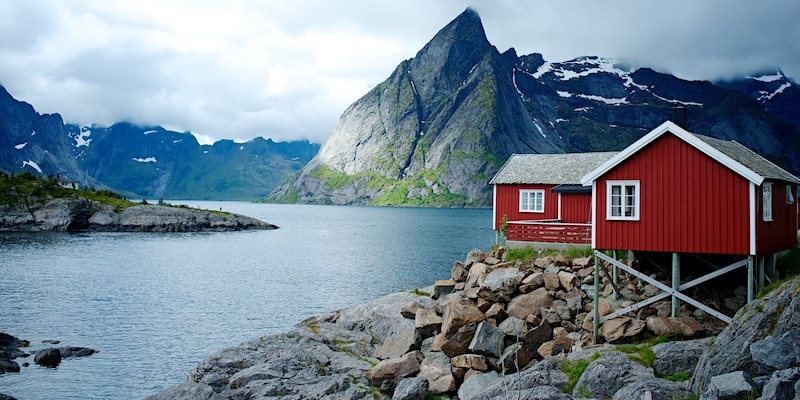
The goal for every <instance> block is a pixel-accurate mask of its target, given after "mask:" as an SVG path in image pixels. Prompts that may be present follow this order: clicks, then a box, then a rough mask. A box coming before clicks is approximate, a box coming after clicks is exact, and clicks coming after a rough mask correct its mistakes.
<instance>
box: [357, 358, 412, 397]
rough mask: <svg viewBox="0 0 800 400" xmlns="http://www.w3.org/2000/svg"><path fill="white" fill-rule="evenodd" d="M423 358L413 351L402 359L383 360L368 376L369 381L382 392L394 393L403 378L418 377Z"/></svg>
mask: <svg viewBox="0 0 800 400" xmlns="http://www.w3.org/2000/svg"><path fill="white" fill-rule="evenodd" d="M422 360H423V356H422V353H420V352H419V351H412V352H411V353H407V354H405V355H403V356H402V357H400V358H393V359H391V360H383V361H381V362H379V363H378V364H377V365H375V366H374V367H373V368H372V370H371V371H369V373H368V374H367V379H369V381H370V382H372V384H373V385H377V386H380V387H381V390H386V391H392V388H394V387H395V385H396V384H397V383H398V382H399V381H400V379H402V378H406V377H409V376H414V375H417V373H418V372H419V367H420V363H422Z"/></svg>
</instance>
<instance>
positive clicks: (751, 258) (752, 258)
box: [747, 256, 756, 303]
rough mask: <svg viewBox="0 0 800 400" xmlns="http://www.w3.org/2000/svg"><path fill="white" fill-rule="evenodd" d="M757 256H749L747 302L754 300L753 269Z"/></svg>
mask: <svg viewBox="0 0 800 400" xmlns="http://www.w3.org/2000/svg"><path fill="white" fill-rule="evenodd" d="M755 263H756V256H747V302H748V303H750V302H751V301H753V270H754V269H755Z"/></svg>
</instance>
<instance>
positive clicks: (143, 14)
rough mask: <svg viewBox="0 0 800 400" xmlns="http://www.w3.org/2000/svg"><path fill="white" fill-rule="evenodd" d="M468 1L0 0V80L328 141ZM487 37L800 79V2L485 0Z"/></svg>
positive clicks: (89, 115)
mask: <svg viewBox="0 0 800 400" xmlns="http://www.w3.org/2000/svg"><path fill="white" fill-rule="evenodd" d="M468 5H469V3H467V2H466V1H462V0H450V1H436V2H429V1H424V0H405V1H393V2H369V1H363V0H341V1H337V2H329V1H314V0H271V1H263V0H229V1H225V2H219V1H212V0H202V1H194V0H191V1H190V0H140V1H136V2H133V1H107V0H64V1H54V0H50V1H48V0H28V1H24V2H23V1H14V2H0V83H2V84H3V85H5V86H6V88H7V89H8V90H9V91H10V92H11V94H12V95H13V96H15V97H16V98H17V99H20V100H24V101H27V102H29V103H31V104H32V105H34V107H35V108H36V109H37V110H38V111H40V112H50V113H52V112H59V113H61V114H62V115H63V116H64V118H65V119H66V120H67V121H69V122H76V123H100V124H111V123H113V122H117V121H120V120H129V121H131V122H135V123H139V124H142V125H162V126H165V127H169V129H174V130H177V131H192V132H193V133H195V135H196V136H197V137H198V138H199V139H200V141H201V142H208V141H211V140H215V139H220V138H228V139H235V140H239V141H245V140H249V139H251V138H253V137H255V136H264V137H271V138H273V139H275V140H291V139H300V138H308V139H311V140H313V141H316V142H320V143H321V142H322V141H323V140H324V138H325V137H326V136H327V134H328V133H329V131H330V130H331V129H332V128H333V127H334V126H335V125H336V122H337V120H338V118H339V116H340V115H341V113H342V111H343V110H344V109H345V108H346V107H347V106H348V105H349V104H351V103H352V102H353V101H355V100H356V99H358V98H359V97H360V96H362V95H363V94H365V93H366V92H367V91H368V90H369V89H370V88H371V87H373V86H374V85H376V84H378V83H380V82H382V81H383V80H384V79H386V78H387V77H388V76H389V75H390V74H391V72H392V71H393V70H394V68H395V67H396V66H397V64H398V63H400V62H401V61H402V60H404V59H408V58H411V57H413V56H414V55H415V54H416V52H417V51H418V50H419V49H421V48H422V46H423V45H424V44H425V43H426V42H427V41H428V40H429V39H430V38H431V37H433V35H434V34H435V33H436V32H437V31H438V30H439V29H441V28H442V27H443V26H444V25H446V24H447V23H448V22H449V21H450V20H452V19H453V18H455V17H456V16H457V15H458V14H459V13H460V12H461V11H463V10H464V8H466V7H467V6H468ZM473 5H474V7H475V8H476V10H477V11H478V12H479V13H480V15H481V17H482V20H483V22H484V26H485V28H486V32H487V36H488V38H489V40H490V41H491V42H492V43H493V44H494V45H496V46H497V47H498V49H499V50H500V51H504V50H506V49H507V48H509V47H515V48H516V49H517V52H518V54H529V53H532V52H539V53H542V54H544V56H545V58H546V59H547V60H550V61H564V60H567V59H571V58H574V57H577V56H582V55H599V56H604V57H614V58H619V59H624V60H630V61H631V62H633V63H635V64H637V65H643V66H651V67H654V68H656V69H658V70H662V71H667V72H674V73H676V74H677V75H678V76H681V77H684V78H688V79H712V78H717V77H728V76H732V75H734V74H747V73H751V72H753V71H754V70H755V69H760V68H764V67H773V66H775V67H782V68H784V70H785V71H786V72H787V74H789V75H790V76H793V77H795V78H800V60H799V59H798V58H800V44H798V42H797V41H796V40H795V38H797V37H800V22H798V21H800V2H797V1H796V0H766V1H762V2H748V3H744V4H737V5H736V6H735V7H734V6H730V5H729V2H728V1H725V0H708V1H703V2H695V1H690V0H676V1H674V2H662V3H653V2H630V1H621V0H613V1H605V2H596V1H570V2H566V3H564V2H559V3H541V2H527V1H520V0H505V1H502V0H500V1H498V0H475V1H474V2H473Z"/></svg>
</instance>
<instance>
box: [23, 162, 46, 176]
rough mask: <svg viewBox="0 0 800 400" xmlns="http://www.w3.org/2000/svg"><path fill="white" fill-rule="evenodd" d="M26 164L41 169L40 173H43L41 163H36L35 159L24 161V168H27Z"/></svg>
mask: <svg viewBox="0 0 800 400" xmlns="http://www.w3.org/2000/svg"><path fill="white" fill-rule="evenodd" d="M26 166H28V167H31V168H33V169H35V170H37V171H39V173H40V174H41V173H42V169H41V168H39V164H37V163H36V162H35V161H33V160H28V161H23V162H22V168H25V167H26Z"/></svg>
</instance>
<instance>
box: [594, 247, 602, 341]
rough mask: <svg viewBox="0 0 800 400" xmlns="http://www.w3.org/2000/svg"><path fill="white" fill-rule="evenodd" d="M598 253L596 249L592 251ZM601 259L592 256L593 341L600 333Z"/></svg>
mask: <svg viewBox="0 0 800 400" xmlns="http://www.w3.org/2000/svg"><path fill="white" fill-rule="evenodd" d="M594 253H595V254H597V253H598V251H597V250H595V251H594ZM601 262H602V261H601V260H599V259H598V258H597V257H595V258H594V320H593V321H592V336H594V343H597V336H598V335H599V334H600V263H601Z"/></svg>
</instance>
